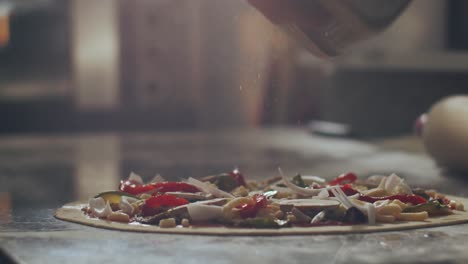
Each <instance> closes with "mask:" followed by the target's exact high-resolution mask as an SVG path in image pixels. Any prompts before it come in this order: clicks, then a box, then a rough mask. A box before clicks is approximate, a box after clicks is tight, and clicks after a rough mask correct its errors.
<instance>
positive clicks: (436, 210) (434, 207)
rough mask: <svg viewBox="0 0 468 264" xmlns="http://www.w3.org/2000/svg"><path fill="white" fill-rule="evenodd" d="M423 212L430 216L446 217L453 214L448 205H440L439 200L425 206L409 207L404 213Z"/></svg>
mask: <svg viewBox="0 0 468 264" xmlns="http://www.w3.org/2000/svg"><path fill="white" fill-rule="evenodd" d="M423 211H426V212H427V213H428V214H429V215H446V214H451V213H452V211H451V210H450V208H449V207H448V206H447V205H445V204H443V203H440V201H438V200H431V201H429V202H427V203H424V204H419V205H416V206H409V207H406V208H405V209H404V210H403V212H404V213H417V212H423Z"/></svg>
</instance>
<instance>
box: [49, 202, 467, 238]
mask: <svg viewBox="0 0 468 264" xmlns="http://www.w3.org/2000/svg"><path fill="white" fill-rule="evenodd" d="M447 198H449V199H453V200H457V201H460V202H461V203H463V204H468V199H466V198H462V197H454V196H447ZM86 205H87V203H86V202H74V203H69V204H66V205H64V206H63V207H62V208H59V209H58V210H57V211H56V212H55V217H56V218H58V219H61V220H65V221H69V222H74V223H79V224H83V225H87V226H93V227H98V228H105V229H112V230H120V231H132V232H145V233H167V234H188V235H223V236H225V235H233V236H236V235H252V236H255V235H268V236H280V235H314V234H351V233H371V232H382V231H399V230H405V229H414V228H427V227H436V226H445V225H455V224H463V223H468V212H465V211H454V214H452V215H447V216H440V217H430V218H428V219H427V220H426V221H422V222H413V221H412V222H396V223H391V224H377V225H366V224H363V225H353V226H315V227H290V228H289V227H288V228H281V229H254V228H237V227H236V228H231V227H218V226H213V227H209V226H207V227H188V228H184V227H176V228H160V227H158V226H151V225H143V224H138V223H137V224H132V223H131V224H126V223H118V222H111V221H106V220H100V219H96V218H90V217H88V216H86V215H85V214H84V213H83V212H82V211H81V208H83V207H85V206H86Z"/></svg>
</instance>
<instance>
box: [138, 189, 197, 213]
mask: <svg viewBox="0 0 468 264" xmlns="http://www.w3.org/2000/svg"><path fill="white" fill-rule="evenodd" d="M188 203H189V202H188V201H187V200H186V199H184V198H179V197H176V196H174V195H168V194H162V195H157V196H153V197H151V198H149V199H147V200H146V201H145V204H144V206H143V214H144V215H145V216H148V215H155V214H156V213H158V212H160V211H161V209H164V208H172V207H177V206H180V205H184V204H188Z"/></svg>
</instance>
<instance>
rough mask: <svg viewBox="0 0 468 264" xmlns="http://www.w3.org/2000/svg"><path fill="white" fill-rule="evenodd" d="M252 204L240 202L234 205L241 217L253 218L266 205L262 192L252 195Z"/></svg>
mask: <svg viewBox="0 0 468 264" xmlns="http://www.w3.org/2000/svg"><path fill="white" fill-rule="evenodd" d="M252 200H253V204H242V205H238V206H236V208H237V209H239V214H240V216H241V217H242V218H253V217H255V216H256V215H257V213H258V211H259V210H260V209H262V208H265V207H267V204H268V201H267V198H266V197H265V196H264V195H263V194H255V195H254V196H253V197H252Z"/></svg>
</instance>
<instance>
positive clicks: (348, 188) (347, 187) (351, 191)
mask: <svg viewBox="0 0 468 264" xmlns="http://www.w3.org/2000/svg"><path fill="white" fill-rule="evenodd" d="M320 188H325V186H321V187H320ZM340 188H341V190H342V191H343V192H344V193H345V194H346V195H347V196H350V195H354V194H356V193H359V192H358V191H357V190H355V189H353V187H351V184H345V185H343V186H340ZM328 195H329V196H330V197H335V195H334V194H333V193H332V192H331V191H328Z"/></svg>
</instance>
